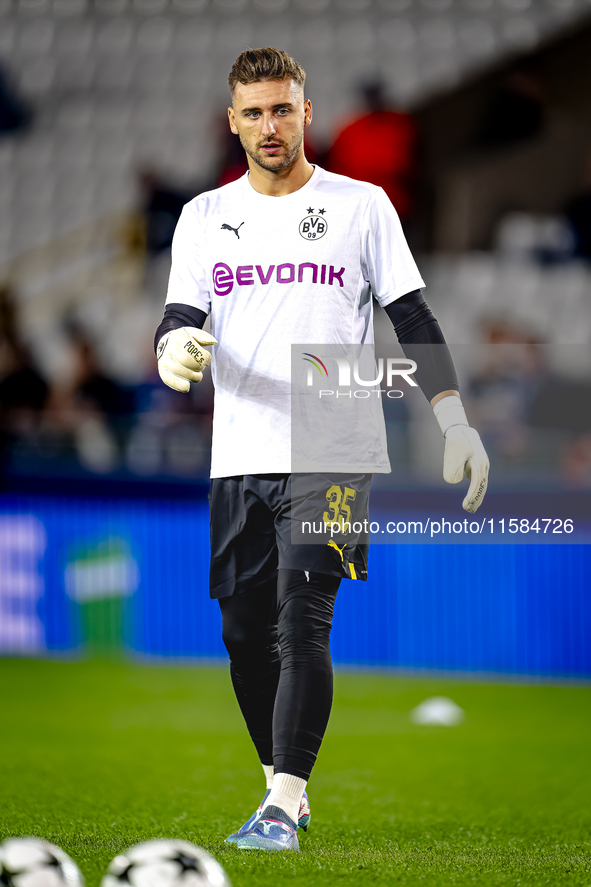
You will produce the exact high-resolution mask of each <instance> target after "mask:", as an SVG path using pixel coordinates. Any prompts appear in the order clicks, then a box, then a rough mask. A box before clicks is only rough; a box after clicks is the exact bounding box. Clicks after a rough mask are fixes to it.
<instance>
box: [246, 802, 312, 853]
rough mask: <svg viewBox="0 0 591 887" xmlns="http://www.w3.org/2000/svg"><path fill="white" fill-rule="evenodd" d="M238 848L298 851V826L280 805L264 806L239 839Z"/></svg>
mask: <svg viewBox="0 0 591 887" xmlns="http://www.w3.org/2000/svg"><path fill="white" fill-rule="evenodd" d="M236 846H237V847H238V849H239V850H296V851H299V849H300V845H299V843H298V827H297V825H296V824H295V822H294V821H293V820H292V819H290V818H289V816H288V815H287V813H286V812H285V810H282V809H281V807H273V806H270V807H265V809H264V810H263V812H262V813H261V815H260V817H259V819H258V820H257V821H256V822H255V824H254V825H253V826H252V828H251V829H249V830H248V831H247V832H246V834H245V835H243V836H242V837H241V838H240V840H238V841H237V842H236Z"/></svg>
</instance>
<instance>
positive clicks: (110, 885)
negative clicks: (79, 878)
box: [101, 839, 232, 887]
mask: <svg viewBox="0 0 591 887" xmlns="http://www.w3.org/2000/svg"><path fill="white" fill-rule="evenodd" d="M121 884H131V887H232V885H231V884H230V879H229V878H228V876H227V874H226V872H225V871H224V869H223V868H222V866H221V865H220V864H219V862H217V860H215V859H214V858H213V856H211V855H210V854H209V853H208V852H207V851H206V850H203V849H202V848H201V847H197V846H195V844H190V843H189V842H188V841H173V840H160V839H155V840H153V841H146V842H145V843H143V844H136V845H135V846H134V847H130V848H129V850H126V851H125V852H124V853H121V854H119V856H116V857H115V859H114V860H113V861H112V862H111V864H110V865H109V868H108V869H107V874H106V875H105V877H104V878H103V880H102V885H101V887H120V885H121Z"/></svg>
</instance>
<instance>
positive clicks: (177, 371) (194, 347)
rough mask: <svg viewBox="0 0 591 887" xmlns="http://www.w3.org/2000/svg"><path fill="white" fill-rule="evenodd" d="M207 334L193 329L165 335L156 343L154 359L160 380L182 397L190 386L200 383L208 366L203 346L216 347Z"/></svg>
mask: <svg viewBox="0 0 591 887" xmlns="http://www.w3.org/2000/svg"><path fill="white" fill-rule="evenodd" d="M216 344H217V339H215V338H214V337H213V336H212V335H210V334H209V333H206V332H204V331H203V330H200V329H198V328H197V327H192V326H183V327H181V328H180V329H178V330H171V332H169V333H165V335H164V336H162V338H161V339H160V341H159V342H158V348H157V351H156V357H157V358H158V372H159V373H160V378H161V379H162V381H163V382H164V383H165V385H168V387H169V388H174V390H175V391H183V392H184V393H185V394H186V393H187V392H188V391H189V389H190V387H191V382H201V380H202V378H203V372H202V370H203V369H204V368H205V367H208V366H209V364H210V363H211V354H210V352H209V351H205V349H204V348H202V347H201V346H202V345H216Z"/></svg>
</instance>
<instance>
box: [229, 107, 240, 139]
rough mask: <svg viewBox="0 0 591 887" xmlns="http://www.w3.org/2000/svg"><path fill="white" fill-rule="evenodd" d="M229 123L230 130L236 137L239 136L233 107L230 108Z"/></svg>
mask: <svg viewBox="0 0 591 887" xmlns="http://www.w3.org/2000/svg"><path fill="white" fill-rule="evenodd" d="M228 121H229V123H230V129H231V130H232V132H233V133H234V135H235V136H237V135H238V130H237V129H236V123H235V122H234V121H235V118H234V108H232V107H231V106H230V107H229V108H228Z"/></svg>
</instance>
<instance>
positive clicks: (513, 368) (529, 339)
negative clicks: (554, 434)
mask: <svg viewBox="0 0 591 887" xmlns="http://www.w3.org/2000/svg"><path fill="white" fill-rule="evenodd" d="M482 342H483V344H484V346H485V347H484V349H483V350H482V355H483V358H484V361H483V365H482V369H481V370H480V372H478V373H477V374H476V375H474V376H473V377H472V378H471V379H470V380H469V382H468V385H467V395H468V397H470V398H472V400H473V403H472V404H471V413H473V414H474V415H475V416H476V417H477V422H476V419H475V424H478V428H479V429H480V433H481V435H482V438H483V440H484V441H485V446H486V447H487V448H489V449H490V451H491V452H493V453H496V454H498V455H499V456H501V458H504V459H506V460H511V459H515V458H520V457H522V456H523V455H524V454H525V453H526V452H527V447H528V443H529V428H528V420H529V414H530V409H531V404H532V402H533V401H534V399H535V398H536V396H537V394H538V392H539V390H540V388H541V386H542V384H543V382H544V380H545V378H546V376H547V369H546V365H545V360H544V355H543V351H542V348H541V346H540V343H539V342H538V341H537V340H536V339H535V338H534V337H533V336H531V335H530V334H528V333H527V332H524V331H523V330H520V329H518V328H517V327H516V326H514V325H513V324H512V323H511V322H509V321H506V320H502V319H498V320H497V319H492V320H489V321H486V322H485V323H484V325H483V328H482Z"/></svg>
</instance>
